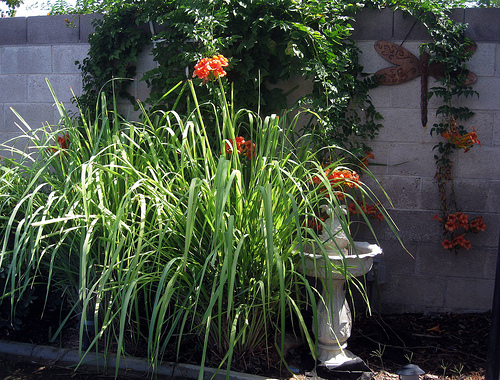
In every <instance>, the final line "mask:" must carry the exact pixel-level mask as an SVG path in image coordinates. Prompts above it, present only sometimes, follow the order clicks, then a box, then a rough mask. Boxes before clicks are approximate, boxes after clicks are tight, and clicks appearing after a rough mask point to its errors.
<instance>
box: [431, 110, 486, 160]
mask: <svg viewBox="0 0 500 380" xmlns="http://www.w3.org/2000/svg"><path fill="white" fill-rule="evenodd" d="M441 136H443V137H444V138H445V139H446V140H448V141H449V142H450V143H452V144H453V145H455V147H456V148H457V149H464V153H465V152H468V151H469V149H470V148H471V147H472V146H473V145H474V144H478V145H481V142H480V141H479V140H478V138H477V132H476V129H475V128H474V127H472V132H469V133H466V134H465V135H461V134H460V133H459V132H458V131H457V123H456V121H455V119H454V118H451V119H450V120H449V127H448V130H446V131H444V132H443V133H442V134H441Z"/></svg>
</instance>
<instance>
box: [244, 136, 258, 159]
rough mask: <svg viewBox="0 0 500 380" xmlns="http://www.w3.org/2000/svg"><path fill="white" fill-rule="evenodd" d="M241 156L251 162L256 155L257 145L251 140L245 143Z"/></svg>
mask: <svg viewBox="0 0 500 380" xmlns="http://www.w3.org/2000/svg"><path fill="white" fill-rule="evenodd" d="M241 154H243V155H244V156H247V158H248V159H249V160H250V159H251V158H252V157H253V156H254V155H255V144H254V143H253V142H252V141H251V140H247V141H245V142H244V143H243V144H242V150H241Z"/></svg>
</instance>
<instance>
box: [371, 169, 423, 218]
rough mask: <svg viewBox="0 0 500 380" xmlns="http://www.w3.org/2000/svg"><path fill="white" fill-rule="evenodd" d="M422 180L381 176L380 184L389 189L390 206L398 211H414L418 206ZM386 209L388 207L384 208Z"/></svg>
mask: <svg viewBox="0 0 500 380" xmlns="http://www.w3.org/2000/svg"><path fill="white" fill-rule="evenodd" d="M421 182H422V179H421V178H419V177H409V176H391V175H388V176H383V177H382V178H381V179H380V184H381V185H382V187H383V188H384V189H390V192H389V196H390V198H391V200H392V204H393V205H394V207H395V208H396V209H398V210H415V209H418V208H419V206H420V198H421V196H420V191H421V186H422V184H421ZM386 207H388V206H386Z"/></svg>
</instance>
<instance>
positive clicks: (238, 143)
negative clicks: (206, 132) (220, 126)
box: [226, 136, 245, 154]
mask: <svg viewBox="0 0 500 380" xmlns="http://www.w3.org/2000/svg"><path fill="white" fill-rule="evenodd" d="M244 142H245V138H244V137H241V136H238V137H236V138H235V139H234V140H233V141H229V142H226V153H227V154H231V153H233V148H235V147H236V151H237V152H238V154H241V151H242V148H241V146H242V145H243V143H244Z"/></svg>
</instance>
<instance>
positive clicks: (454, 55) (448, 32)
mask: <svg viewBox="0 0 500 380" xmlns="http://www.w3.org/2000/svg"><path fill="white" fill-rule="evenodd" d="M465 30H466V25H463V24H457V23H451V22H448V21H442V20H439V19H438V20H436V21H435V22H434V23H433V25H432V27H431V28H429V32H430V34H431V36H432V38H433V42H432V43H429V44H424V45H423V46H422V49H424V48H427V49H428V50H429V51H430V52H431V53H432V55H433V58H432V59H433V60H434V61H435V62H440V63H441V64H442V68H443V76H442V77H441V78H440V80H439V81H438V85H437V86H435V87H433V88H432V89H431V90H430V91H429V98H431V97H432V96H436V97H438V98H440V99H442V105H441V106H439V107H438V109H437V115H438V116H440V118H441V120H440V122H438V123H435V124H434V125H433V127H432V128H431V135H436V136H440V137H441V138H442V140H441V141H439V142H438V144H437V145H436V146H435V147H434V150H435V151H436V154H435V155H434V158H435V160H436V175H435V179H436V182H437V186H438V191H439V199H440V210H439V213H438V214H437V215H436V216H435V219H436V220H438V221H439V222H440V223H441V225H442V231H443V235H444V240H443V242H442V245H443V247H444V248H445V249H449V250H452V251H454V252H455V253H457V251H458V250H459V249H463V248H465V249H467V250H468V249H470V247H471V242H470V240H468V239H467V238H466V236H467V234H470V233H478V232H480V231H484V230H485V228H486V225H485V223H484V222H483V219H482V217H481V216H476V217H474V218H473V219H471V220H469V216H468V215H467V214H465V213H464V212H462V211H461V210H460V206H459V205H458V204H457V201H456V197H455V184H454V175H453V173H454V162H453V159H452V157H453V154H454V152H455V151H460V150H463V152H464V153H466V152H468V151H469V150H470V149H471V148H472V147H473V146H474V145H475V144H480V142H479V140H478V136H477V133H476V130H475V129H474V128H472V131H468V130H467V129H466V127H465V126H464V125H462V124H461V122H463V121H466V120H469V119H470V118H471V117H472V116H473V115H474V112H472V111H471V110H470V109H469V108H467V107H465V106H456V100H457V99H458V98H469V97H474V96H478V95H479V94H478V93H477V92H476V91H475V90H474V89H473V88H472V87H471V86H470V84H471V83H472V82H474V81H475V76H474V74H473V73H471V72H470V71H469V70H468V69H467V66H466V63H467V61H468V59H469V58H470V57H471V56H472V54H473V53H474V51H475V44H474V43H473V42H472V41H471V40H469V39H468V38H467V37H465Z"/></svg>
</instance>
